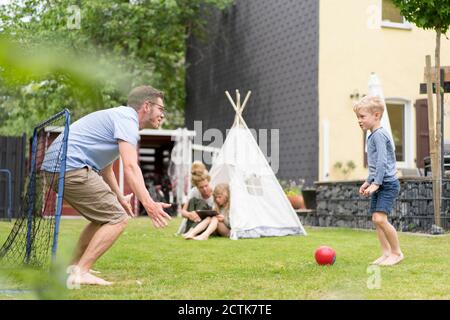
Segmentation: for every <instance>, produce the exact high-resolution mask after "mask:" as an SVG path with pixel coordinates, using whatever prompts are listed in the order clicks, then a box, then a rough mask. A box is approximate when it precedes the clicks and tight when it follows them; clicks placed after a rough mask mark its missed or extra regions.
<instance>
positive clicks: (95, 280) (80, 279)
mask: <svg viewBox="0 0 450 320" xmlns="http://www.w3.org/2000/svg"><path fill="white" fill-rule="evenodd" d="M67 282H68V283H70V284H71V285H81V284H87V285H97V286H110V285H112V284H113V283H112V282H109V281H106V280H103V279H102V278H99V277H96V276H94V275H93V274H91V273H89V272H85V273H80V272H74V273H71V274H70V275H69V278H68V279H67Z"/></svg>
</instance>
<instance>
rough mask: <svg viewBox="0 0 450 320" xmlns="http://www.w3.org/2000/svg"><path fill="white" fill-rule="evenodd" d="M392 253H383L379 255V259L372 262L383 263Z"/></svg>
mask: <svg viewBox="0 0 450 320" xmlns="http://www.w3.org/2000/svg"><path fill="white" fill-rule="evenodd" d="M389 256H390V254H383V255H382V256H381V257H379V258H378V259H377V260H375V261H374V262H372V263H371V264H374V265H377V264H380V263H382V262H383V261H384V260H386V259H387V258H389Z"/></svg>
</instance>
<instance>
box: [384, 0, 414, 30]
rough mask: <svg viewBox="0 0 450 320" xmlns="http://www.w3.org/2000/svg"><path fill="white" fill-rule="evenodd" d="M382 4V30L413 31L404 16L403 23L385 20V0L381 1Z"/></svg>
mask: <svg viewBox="0 0 450 320" xmlns="http://www.w3.org/2000/svg"><path fill="white" fill-rule="evenodd" d="M380 2H381V14H380V19H381V23H380V25H381V27H382V28H393V29H403V30H412V24H411V22H409V21H408V20H406V19H405V17H404V16H402V18H403V22H392V21H389V20H383V0H380Z"/></svg>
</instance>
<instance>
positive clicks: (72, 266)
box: [67, 264, 101, 274]
mask: <svg viewBox="0 0 450 320" xmlns="http://www.w3.org/2000/svg"><path fill="white" fill-rule="evenodd" d="M76 268H78V266H77V265H76V264H71V265H70V266H68V267H67V270H68V272H69V273H72V272H75V270H77V269H76ZM89 272H90V273H94V274H100V273H101V271H98V270H94V269H89Z"/></svg>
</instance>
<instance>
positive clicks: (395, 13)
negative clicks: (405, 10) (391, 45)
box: [381, 0, 411, 29]
mask: <svg viewBox="0 0 450 320" xmlns="http://www.w3.org/2000/svg"><path fill="white" fill-rule="evenodd" d="M381 26H382V27H389V28H399V29H411V24H410V23H409V22H408V21H406V20H405V18H404V17H403V16H402V15H401V14H400V9H399V8H397V7H396V6H395V5H394V3H393V2H392V0H382V10H381Z"/></svg>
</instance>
